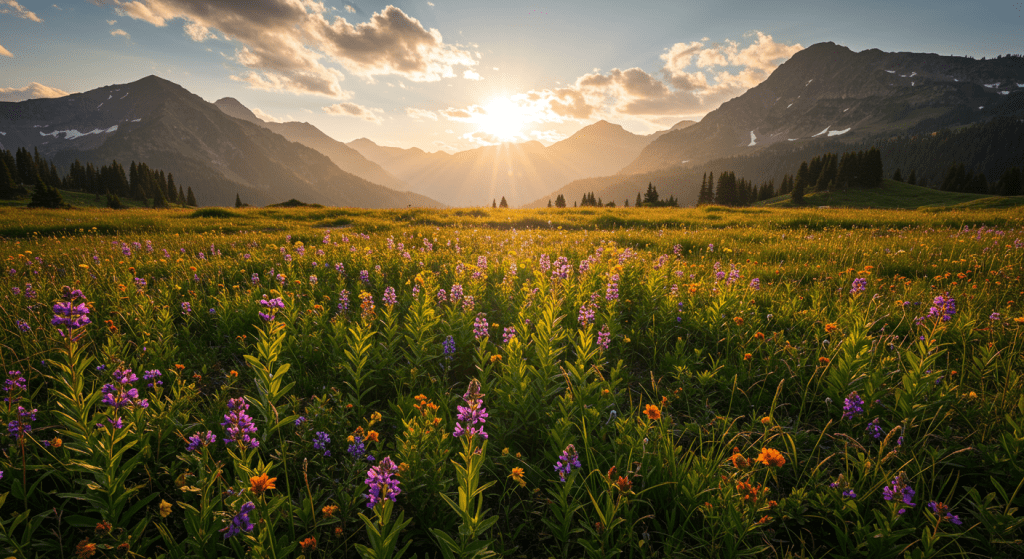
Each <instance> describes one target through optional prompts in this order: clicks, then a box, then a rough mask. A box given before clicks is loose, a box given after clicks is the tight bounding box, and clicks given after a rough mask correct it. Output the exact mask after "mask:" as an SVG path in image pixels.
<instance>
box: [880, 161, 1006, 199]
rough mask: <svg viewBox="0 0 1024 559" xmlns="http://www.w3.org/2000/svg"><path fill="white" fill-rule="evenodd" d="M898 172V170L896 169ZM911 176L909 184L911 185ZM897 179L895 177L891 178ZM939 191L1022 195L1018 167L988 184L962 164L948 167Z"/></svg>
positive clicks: (984, 179) (983, 177)
mask: <svg viewBox="0 0 1024 559" xmlns="http://www.w3.org/2000/svg"><path fill="white" fill-rule="evenodd" d="M897 172H899V169H897ZM913 178H914V177H913V174H911V180H910V181H908V182H910V184H914V183H913ZM893 179H895V180H899V179H897V178H896V177H895V176H894V177H893ZM939 188H940V189H942V190H945V191H947V192H970V193H972V194H992V195H994V196H1020V195H1022V194H1024V190H1022V185H1021V172H1020V167H1010V168H1009V169H1006V170H1005V171H1003V174H1002V176H1000V177H999V180H997V181H996V182H992V183H990V182H989V181H988V179H987V178H986V177H985V173H983V172H981V171H978V172H975V171H974V170H973V169H968V168H967V166H966V165H964V164H963V163H958V164H955V165H952V166H950V168H949V170H948V171H946V176H945V177H944V178H943V179H942V184H941V185H940V186H939Z"/></svg>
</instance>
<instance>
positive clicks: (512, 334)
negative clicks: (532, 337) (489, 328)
mask: <svg viewBox="0 0 1024 559" xmlns="http://www.w3.org/2000/svg"><path fill="white" fill-rule="evenodd" d="M514 339H516V327H515V326H509V327H507V328H505V329H504V330H503V331H502V333H501V343H503V344H506V345H508V343H509V342H511V341H512V340H514Z"/></svg>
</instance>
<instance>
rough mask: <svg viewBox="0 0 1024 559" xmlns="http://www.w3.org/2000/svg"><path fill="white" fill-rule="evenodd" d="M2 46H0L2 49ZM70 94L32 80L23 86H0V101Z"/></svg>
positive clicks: (47, 97)
mask: <svg viewBox="0 0 1024 559" xmlns="http://www.w3.org/2000/svg"><path fill="white" fill-rule="evenodd" d="M2 48H3V47H0V49H2ZM65 95H70V94H69V93H68V92H67V91H63V90H60V89H57V88H56V87H50V86H48V85H43V84H41V83H37V82H32V83H30V84H28V85H27V86H25V87H22V88H17V87H6V88H4V87H0V101H24V100H26V99H49V98H54V97H64V96H65Z"/></svg>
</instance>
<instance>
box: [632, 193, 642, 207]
mask: <svg viewBox="0 0 1024 559" xmlns="http://www.w3.org/2000/svg"><path fill="white" fill-rule="evenodd" d="M641 205H643V202H641V201H640V192H639V191H637V193H636V203H635V204H633V206H634V207H637V208H639V207H640V206H641Z"/></svg>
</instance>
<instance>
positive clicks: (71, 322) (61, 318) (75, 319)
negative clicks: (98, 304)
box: [50, 285, 92, 336]
mask: <svg viewBox="0 0 1024 559" xmlns="http://www.w3.org/2000/svg"><path fill="white" fill-rule="evenodd" d="M62 297H63V299H64V300H63V301H61V302H58V303H55V304H54V305H53V319H52V320H50V324H53V325H54V326H57V327H58V328H59V327H61V326H63V327H65V328H67V329H68V334H72V332H74V331H75V330H78V329H79V328H81V327H83V326H85V325H87V324H91V323H92V321H91V320H89V316H88V315H89V307H87V306H86V305H85V303H79V304H77V305H76V304H75V301H76V300H77V299H80V298H84V296H83V295H82V291H81V290H79V289H74V290H72V289H71V288H70V287H68V286H66V285H65V286H64V287H63V288H62ZM63 335H64V332H63V331H61V336H63Z"/></svg>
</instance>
